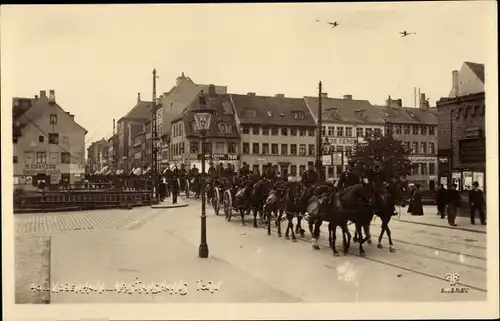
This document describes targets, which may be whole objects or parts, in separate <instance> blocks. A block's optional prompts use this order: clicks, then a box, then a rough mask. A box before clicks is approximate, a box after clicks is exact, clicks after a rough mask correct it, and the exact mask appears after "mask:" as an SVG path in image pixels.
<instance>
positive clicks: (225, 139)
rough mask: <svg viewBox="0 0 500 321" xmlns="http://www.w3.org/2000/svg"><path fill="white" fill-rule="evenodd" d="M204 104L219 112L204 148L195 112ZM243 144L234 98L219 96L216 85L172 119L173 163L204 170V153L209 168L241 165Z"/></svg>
mask: <svg viewBox="0 0 500 321" xmlns="http://www.w3.org/2000/svg"><path fill="white" fill-rule="evenodd" d="M200 99H201V101H200ZM203 103H205V104H206V105H208V106H209V107H210V108H211V109H212V110H214V111H215V113H214V114H213V115H212V118H211V126H210V130H209V131H208V132H207V136H206V137H207V138H206V141H205V144H204V145H203V146H201V141H200V134H199V130H198V128H197V126H196V122H195V119H194V114H193V112H192V111H193V109H196V108H199V106H200V104H203ZM239 142H240V136H239V134H238V130H237V128H236V123H235V119H234V109H233V106H232V103H231V97H230V95H227V94H218V93H217V90H216V87H215V86H214V85H210V86H209V87H208V91H207V92H204V91H203V92H200V93H199V94H198V95H197V96H196V97H195V99H194V100H193V101H192V102H191V104H189V105H188V107H187V108H186V109H185V110H184V111H183V112H182V113H181V114H180V115H179V116H177V117H175V118H174V119H172V138H171V145H170V150H171V151H172V153H171V158H172V164H176V163H184V164H186V165H187V166H189V167H192V166H193V165H196V167H198V169H200V168H201V156H202V153H204V154H205V156H206V165H207V166H208V165H209V163H210V162H214V163H215V164H218V163H223V164H227V163H232V164H233V165H235V166H237V165H238V164H239V159H240V148H239ZM202 150H203V151H202ZM207 170H208V167H207Z"/></svg>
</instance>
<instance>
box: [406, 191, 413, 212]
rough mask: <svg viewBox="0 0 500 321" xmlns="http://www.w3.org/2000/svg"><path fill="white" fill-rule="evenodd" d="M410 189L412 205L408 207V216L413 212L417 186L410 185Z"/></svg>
mask: <svg viewBox="0 0 500 321" xmlns="http://www.w3.org/2000/svg"><path fill="white" fill-rule="evenodd" d="M408 188H409V189H410V205H408V210H407V211H406V212H407V213H408V214H411V213H412V212H413V196H414V195H415V185H414V184H413V183H410V184H409V185H408Z"/></svg>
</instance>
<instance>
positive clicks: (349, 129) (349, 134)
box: [345, 127, 352, 137]
mask: <svg viewBox="0 0 500 321" xmlns="http://www.w3.org/2000/svg"><path fill="white" fill-rule="evenodd" d="M345 136H346V137H352V127H346V128H345Z"/></svg>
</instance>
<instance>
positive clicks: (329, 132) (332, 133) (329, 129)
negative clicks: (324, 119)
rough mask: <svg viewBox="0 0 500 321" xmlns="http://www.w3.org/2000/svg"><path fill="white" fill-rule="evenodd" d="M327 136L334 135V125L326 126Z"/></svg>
mask: <svg viewBox="0 0 500 321" xmlns="http://www.w3.org/2000/svg"><path fill="white" fill-rule="evenodd" d="M328 136H335V127H334V126H328Z"/></svg>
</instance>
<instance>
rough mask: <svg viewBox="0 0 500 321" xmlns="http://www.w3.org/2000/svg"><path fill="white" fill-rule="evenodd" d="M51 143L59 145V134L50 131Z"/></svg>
mask: <svg viewBox="0 0 500 321" xmlns="http://www.w3.org/2000/svg"><path fill="white" fill-rule="evenodd" d="M49 144H54V145H58V144H59V134H58V133H49Z"/></svg>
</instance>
